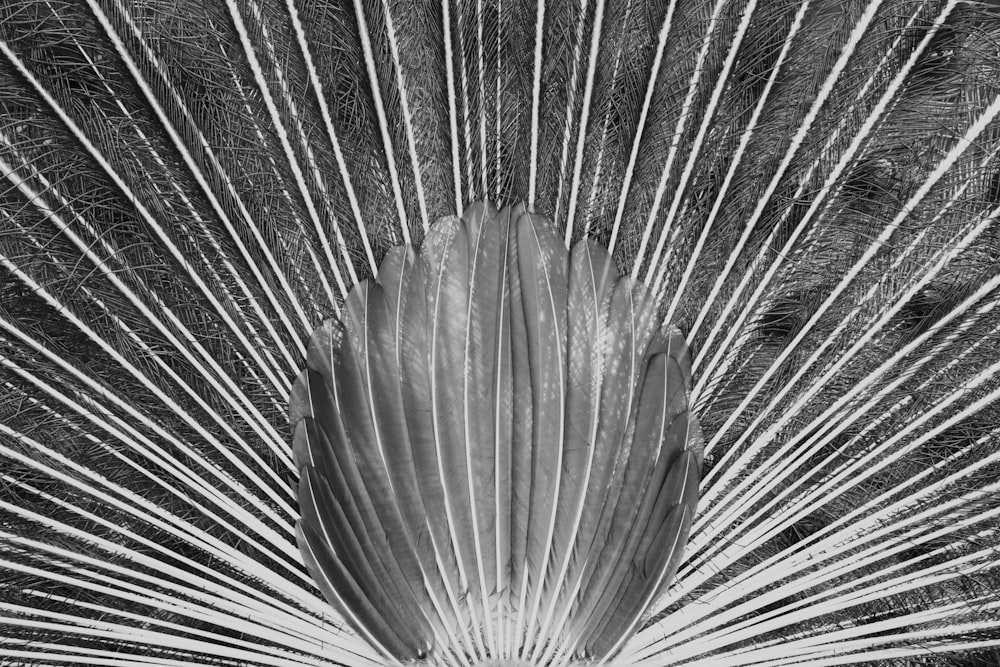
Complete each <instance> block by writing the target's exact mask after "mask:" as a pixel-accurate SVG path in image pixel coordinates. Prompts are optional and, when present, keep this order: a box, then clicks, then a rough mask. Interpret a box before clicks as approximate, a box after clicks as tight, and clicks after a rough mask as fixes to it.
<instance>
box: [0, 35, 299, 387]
mask: <svg viewBox="0 0 1000 667" xmlns="http://www.w3.org/2000/svg"><path fill="white" fill-rule="evenodd" d="M0 53H2V54H3V55H4V56H5V57H6V58H7V59H8V61H10V63H11V64H12V65H14V66H15V68H17V70H18V71H19V72H20V73H21V75H22V76H24V78H25V79H26V80H27V81H28V82H29V83H30V84H31V85H32V87H34V88H35V90H36V91H37V92H38V94H39V95H40V96H41V97H42V98H43V99H44V100H45V102H46V103H47V104H48V105H49V106H50V108H51V109H52V111H53V112H54V113H56V115H58V116H59V118H60V120H61V121H62V122H63V124H64V125H65V126H66V127H67V128H68V129H69V130H70V131H71V132H72V133H73V135H74V136H75V137H76V139H77V140H78V141H79V142H80V144H81V146H83V148H84V149H85V150H86V151H87V152H88V153H89V154H90V155H91V156H92V157H93V158H94V160H95V161H96V162H97V163H98V164H99V165H100V167H101V169H102V170H103V171H104V172H105V173H106V174H107V176H108V177H109V178H110V179H111V180H112V181H113V182H114V184H115V186H116V187H117V188H119V190H120V191H121V192H122V193H124V194H126V195H128V194H129V193H130V188H129V187H128V185H127V183H125V182H124V181H123V180H122V178H121V176H120V175H119V174H117V173H116V172H115V171H114V169H113V168H112V166H111V165H110V164H109V163H108V161H107V160H106V159H105V158H104V156H103V155H101V153H100V152H99V151H98V150H97V148H96V147H95V146H94V145H93V144H92V143H91V142H90V141H89V140H88V139H87V138H86V136H85V135H84V134H83V132H82V131H81V130H80V128H79V127H78V126H77V125H76V123H74V122H73V120H72V119H71V118H70V117H69V116H68V115H67V114H66V111H65V110H64V109H63V108H62V107H61V106H60V105H59V103H58V101H57V100H56V99H55V98H53V97H52V96H51V95H50V94H49V92H48V91H46V90H45V88H44V87H43V86H42V85H41V83H40V82H39V81H38V79H37V78H36V77H35V76H34V75H33V74H32V73H31V72H30V71H29V70H28V69H27V68H26V67H25V66H24V63H23V62H22V61H21V60H20V59H19V58H18V57H17V55H16V54H15V53H14V52H13V51H11V49H10V48H9V47H8V46H7V44H6V43H5V42H2V41H0ZM3 173H4V175H5V176H6V177H7V179H8V180H12V182H13V183H14V184H15V185H16V187H18V188H19V189H22V191H23V189H24V188H27V187H28V186H27V184H26V183H25V181H23V180H22V179H20V178H18V177H17V174H16V172H15V171H14V169H13V168H12V166H11V165H9V164H7V163H6V162H4V164H3ZM29 192H30V189H29ZM130 198H131V199H133V200H134V205H135V207H136V210H137V212H138V214H139V215H140V217H141V218H143V219H144V220H145V221H146V222H148V223H149V226H150V229H151V230H152V231H153V232H154V233H156V234H157V235H158V237H159V238H160V240H161V241H162V242H163V245H164V248H165V249H166V250H167V251H168V252H169V253H170V254H171V256H172V257H173V258H174V259H175V260H176V261H177V263H178V265H179V266H181V267H183V268H184V270H185V273H186V274H187V275H188V276H190V278H191V280H192V281H193V282H194V284H195V285H196V286H197V287H198V288H199V290H200V292H201V293H202V294H203V295H204V296H205V298H206V300H207V301H208V302H209V303H211V304H212V307H213V308H214V309H215V312H216V313H218V315H219V316H220V317H221V318H222V319H223V320H224V321H225V322H226V324H227V326H228V327H229V328H230V330H231V331H232V333H233V335H234V336H236V337H237V339H238V340H239V341H240V343H241V345H242V346H243V347H244V349H245V350H246V353H247V355H248V356H249V357H250V358H252V359H254V360H255V361H256V362H257V364H258V367H259V368H261V369H263V370H264V372H265V374H266V375H267V376H268V379H269V381H270V382H271V383H272V384H273V385H274V386H275V387H276V388H279V389H281V388H283V387H285V386H287V383H286V382H285V381H284V380H283V379H279V378H278V377H277V376H276V375H275V374H274V373H273V372H270V368H269V365H268V364H266V363H265V362H264V361H263V360H262V359H261V358H260V355H259V353H258V352H257V351H256V350H255V348H254V346H253V345H252V344H251V343H250V341H249V340H247V338H246V336H245V335H244V333H243V332H242V331H241V330H240V328H239V327H238V326H237V325H236V323H235V322H233V321H232V318H231V317H230V316H229V314H228V313H227V312H226V310H225V308H223V306H222V305H221V304H220V303H219V302H218V300H217V299H216V298H215V296H214V295H212V293H211V291H210V290H209V289H208V288H207V286H206V285H205V284H204V281H203V280H202V279H201V277H200V276H198V275H197V273H196V272H195V271H194V270H193V269H192V267H191V265H190V263H189V262H188V261H187V260H186V259H185V258H184V257H183V256H182V255H181V253H180V250H179V249H178V248H177V246H176V245H175V244H173V243H172V242H170V240H169V239H168V238H166V237H165V236H164V235H163V234H162V229H161V228H160V226H159V225H158V224H157V223H156V221H155V219H154V218H153V216H152V215H151V213H150V212H149V210H148V209H147V208H146V207H145V206H144V205H143V204H142V203H141V202H140V201H139V200H138V199H137V198H135V197H134V196H133V197H130ZM29 201H32V202H33V203H34V205H36V206H37V205H38V204H37V202H36V201H35V197H32V196H31V195H29ZM99 266H103V264H99ZM137 305H138V304H137ZM182 330H183V328H182ZM187 337H188V338H189V339H190V338H193V337H192V336H191V335H190V334H188V335H187ZM181 349H182V350H183V349H185V348H184V346H181ZM205 361H206V362H207V363H208V364H209V365H212V364H214V360H212V359H211V357H208V358H207V359H205ZM222 379H223V380H224V381H225V380H226V379H228V376H225V375H224V374H223V375H222ZM239 394H240V392H237V393H236V395H237V396H238V395H239Z"/></svg>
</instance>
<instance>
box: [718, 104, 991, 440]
mask: <svg viewBox="0 0 1000 667" xmlns="http://www.w3.org/2000/svg"><path fill="white" fill-rule="evenodd" d="M997 115H1000V97H997V98H996V99H994V101H993V103H992V104H991V105H990V106H989V107H988V108H987V109H986V110H985V112H984V113H983V114H982V115H981V116H979V117H978V118H976V120H975V122H974V123H973V124H972V126H971V127H970V128H969V129H968V131H967V132H966V134H965V136H964V137H962V138H961V139H960V140H959V141H958V142H956V145H955V146H954V147H953V148H952V149H951V150H950V151H949V152H948V153H947V155H946V156H945V157H944V158H943V159H942V160H941V162H940V163H939V164H938V166H937V167H936V168H935V169H934V170H933V171H932V172H931V173H930V174H929V175H928V177H927V179H926V180H925V181H924V182H923V183H921V184H920V187H918V188H917V190H916V192H914V194H913V195H912V196H911V197H910V198H909V199H908V200H907V202H906V204H905V205H904V206H903V208H902V210H901V211H900V213H898V214H897V215H896V216H895V217H894V219H893V220H892V221H891V222H889V223H888V224H887V225H886V226H885V228H884V229H883V230H882V232H881V233H880V234H879V235H878V237H877V238H875V239H874V240H873V243H872V244H871V245H870V246H869V247H868V248H867V249H866V250H865V252H864V254H863V255H862V256H861V257H860V258H859V259H858V260H857V261H856V262H855V263H854V265H853V266H852V267H851V268H850V269H849V270H848V271H846V272H845V275H844V277H843V278H841V280H840V281H839V282H838V283H837V285H836V286H835V287H834V288H833V290H832V291H831V293H830V294H829V296H827V297H826V299H825V300H824V301H823V303H822V304H821V305H820V306H819V307H818V308H817V309H816V311H815V312H814V313H813V314H812V315H811V316H810V318H809V320H808V321H807V322H806V324H805V325H804V326H803V327H802V329H801V330H800V331H799V332H798V333H797V334H796V336H795V338H793V339H792V341H791V342H790V343H789V344H788V346H787V347H785V349H784V350H782V352H781V353H780V354H779V355H778V357H777V358H776V359H775V361H774V362H772V365H771V366H770V368H769V369H768V370H767V371H765V372H764V373H763V374H762V375H761V377H760V378H759V379H758V380H757V382H756V383H755V384H754V386H753V387H752V388H751V389H750V390H749V391H748V392H747V394H746V397H745V398H744V399H743V401H741V403H740V405H739V406H738V407H737V408H736V409H735V410H733V412H732V413H731V414H730V416H729V418H727V419H726V421H725V422H724V423H723V425H722V427H721V428H720V432H723V431H725V430H727V429H728V428H729V427H731V426H732V424H733V423H734V422H735V421H736V419H737V416H738V415H739V414H740V413H741V412H742V411H743V410H745V409H746V406H747V404H749V402H750V401H751V400H752V399H753V398H754V397H755V396H756V395H757V393H758V392H759V391H760V389H761V387H763V385H764V384H765V383H766V382H767V381H768V380H769V379H770V377H771V376H772V375H773V374H774V372H775V371H776V369H777V367H778V365H779V364H781V363H782V362H783V361H784V360H785V359H786V358H787V357H788V356H789V355H790V354H791V352H792V351H793V350H794V349H795V347H796V346H797V345H798V344H799V343H800V342H801V341H802V339H803V338H804V337H805V336H806V335H807V334H808V333H809V332H810V330H811V328H812V326H813V325H814V324H815V322H816V321H817V320H818V319H819V318H820V317H821V316H822V315H823V314H824V313H825V312H826V311H827V310H828V309H829V308H830V306H831V305H832V303H833V301H834V300H835V299H836V298H837V297H838V296H839V295H840V294H841V293H842V292H843V291H844V289H846V287H847V285H848V284H849V283H850V282H851V281H852V280H853V279H854V278H855V276H856V275H857V274H858V272H859V271H860V270H861V268H863V267H864V266H865V265H866V264H867V263H868V262H869V261H871V259H872V258H873V257H874V256H875V254H876V253H877V252H878V251H879V250H880V249H881V248H882V247H883V246H884V244H885V243H886V242H887V241H888V239H889V237H890V236H891V235H892V234H893V233H894V231H895V230H896V228H897V227H898V226H899V225H900V223H902V222H903V220H904V219H905V218H906V217H907V216H908V215H909V213H910V211H912V210H913V209H914V208H916V206H917V205H918V204H919V203H920V202H921V201H922V199H923V198H924V197H925V196H926V195H927V193H928V192H929V191H930V189H931V188H932V187H933V186H934V185H935V184H936V183H937V181H938V180H940V178H941V177H942V176H943V175H944V174H945V173H946V172H947V170H948V169H949V168H950V167H951V166H952V165H953V164H954V163H955V161H956V160H957V159H958V158H959V157H960V156H961V155H962V153H964V152H965V150H966V149H967V148H968V147H969V146H970V145H972V143H973V142H974V141H975V140H976V139H977V138H978V136H979V135H980V134H981V133H982V132H983V131H984V130H985V129H986V127H987V125H988V124H989V123H990V122H992V120H993V119H994V118H996V117H997ZM717 442H718V436H716V438H713V439H712V440H710V441H709V444H708V446H707V447H706V449H707V450H710V449H711V448H712V447H713V445H714V444H716V443H717Z"/></svg>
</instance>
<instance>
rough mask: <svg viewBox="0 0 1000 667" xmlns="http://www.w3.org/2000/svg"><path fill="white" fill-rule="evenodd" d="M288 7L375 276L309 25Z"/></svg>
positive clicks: (289, 3)
mask: <svg viewBox="0 0 1000 667" xmlns="http://www.w3.org/2000/svg"><path fill="white" fill-rule="evenodd" d="M285 8H286V9H287V10H288V16H289V18H290V19H291V22H292V30H293V31H294V33H295V39H296V43H297V44H298V46H299V52H300V53H301V54H302V59H303V61H304V62H305V65H306V71H307V72H308V73H309V83H310V85H311V86H312V87H313V90H314V91H315V98H316V103H317V104H318V105H319V111H320V115H321V117H322V118H323V125H324V127H325V128H326V135H327V138H328V139H329V140H330V146H331V147H332V148H333V155H334V157H335V158H336V160H337V167H338V168H339V170H340V178H341V180H343V182H344V190H345V191H346V193H347V201H348V203H349V204H350V207H351V213H353V215H354V224H355V226H356V227H357V229H358V231H359V232H360V234H359V235H360V237H361V243H362V246H363V247H364V250H365V257H366V258H367V259H368V267H369V269H370V270H371V273H372V275H374V274H375V272H376V271H377V270H378V265H377V263H376V261H375V255H374V253H373V252H372V246H371V240H370V239H369V238H368V230H367V225H366V223H365V219H364V215H363V214H362V212H361V206H360V205H359V203H358V197H357V194H356V193H355V191H354V185H353V184H352V183H351V174H350V172H349V171H348V169H347V162H346V160H345V159H344V152H343V150H341V147H340V140H339V139H338V138H337V132H336V130H335V129H334V127H333V119H332V118H331V116H330V108H329V105H328V104H327V102H326V97H325V96H324V93H323V83H322V81H320V78H319V73H318V72H317V71H316V65H315V63H314V62H313V57H312V52H311V51H310V50H309V43H308V41H307V40H306V31H305V27H304V26H303V25H302V20H301V18H300V17H299V11H298V9H297V8H296V6H295V3H294V2H293V0H286V2H285ZM338 238H339V237H338ZM355 282H356V281H355Z"/></svg>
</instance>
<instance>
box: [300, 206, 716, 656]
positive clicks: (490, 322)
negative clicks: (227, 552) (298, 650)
mask: <svg viewBox="0 0 1000 667" xmlns="http://www.w3.org/2000/svg"><path fill="white" fill-rule="evenodd" d="M689 380H690V363H689V359H688V351H687V346H686V344H685V342H684V339H683V337H682V336H681V335H680V334H679V333H678V332H676V330H670V329H669V328H668V327H667V326H665V325H664V323H663V322H662V318H661V317H660V316H659V315H658V308H657V304H656V303H655V302H654V301H653V299H652V298H651V297H650V295H649V293H648V291H647V290H646V289H645V288H643V287H642V286H639V285H633V284H632V281H631V280H629V278H627V277H622V276H619V274H618V272H617V270H616V268H615V265H614V262H613V261H612V259H611V257H610V256H609V254H608V252H607V251H606V250H605V249H604V248H603V247H601V246H600V245H598V244H597V243H595V242H593V241H591V240H586V239H585V240H582V241H580V242H579V243H577V244H576V245H575V246H574V247H573V249H572V251H571V252H568V251H567V250H566V247H565V245H564V244H563V242H562V240H561V239H560V238H559V237H558V236H557V235H556V233H555V232H554V230H553V229H552V227H551V225H550V224H549V223H548V221H547V220H545V219H544V218H542V217H540V216H537V215H534V214H531V213H527V212H525V210H524V207H523V206H519V207H516V208H505V209H503V210H501V211H497V210H496V209H495V208H493V207H492V206H490V205H488V204H481V203H479V204H475V205H473V206H472V207H470V208H469V209H468V210H467V211H466V212H465V214H464V215H463V216H462V217H461V218H457V217H451V218H446V219H443V220H441V221H439V222H437V223H436V224H434V225H433V226H432V227H431V229H430V231H429V233H428V235H427V237H426V239H425V241H424V244H423V248H422V249H421V251H420V253H417V252H415V251H414V249H413V248H412V247H399V248H395V249H393V250H392V251H390V252H389V253H388V254H387V255H386V257H385V259H384V261H383V262H382V264H381V267H380V269H379V273H378V278H377V279H376V280H375V281H374V282H372V281H368V282H365V283H362V284H359V285H358V286H357V287H355V288H354V289H353V291H352V292H351V294H350V296H349V298H348V299H347V303H346V305H345V313H344V314H343V316H342V317H341V318H339V319H336V320H330V321H328V322H326V323H325V324H323V325H322V326H321V327H319V328H318V329H317V330H316V332H315V333H314V334H313V337H312V340H311V341H310V344H309V348H308V358H307V368H306V370H305V371H304V372H303V373H302V374H301V375H300V376H299V378H298V380H297V382H296V383H295V387H294V389H293V391H292V396H291V399H290V420H291V423H292V425H293V426H294V436H293V437H294V441H293V450H294V455H295V461H296V465H297V466H298V467H299V468H300V470H301V473H302V475H301V482H300V485H299V505H300V508H301V513H302V519H301V521H300V522H299V526H298V540H299V547H300V549H301V551H302V554H303V557H304V560H305V563H306V565H307V567H308V569H309V571H310V573H311V574H312V576H313V579H314V581H315V582H316V584H317V586H318V587H319V588H320V589H321V590H322V592H323V594H324V596H325V597H326V599H327V600H328V601H329V602H330V603H331V604H332V605H334V607H336V609H337V611H338V612H339V613H340V614H341V615H342V616H343V618H344V619H345V620H346V621H347V622H348V623H349V624H350V625H351V626H352V627H353V628H354V629H355V630H356V631H357V632H358V633H360V634H361V635H362V636H364V637H365V638H367V640H368V641H369V642H371V643H372V645H373V646H375V647H376V648H378V649H379V650H380V651H381V652H382V653H383V654H384V655H385V656H386V657H387V658H388V659H393V660H399V661H412V660H420V659H425V658H430V657H433V658H434V659H435V660H436V661H441V662H445V663H447V662H455V663H457V664H466V663H468V662H470V661H495V660H500V661H526V662H529V663H531V664H554V663H559V662H562V661H566V660H568V659H572V658H584V657H586V658H603V657H607V656H610V655H613V654H614V653H615V652H617V651H618V650H619V649H620V648H621V646H622V643H623V642H624V641H625V640H626V639H627V638H628V637H629V636H631V634H632V633H633V631H634V630H635V628H636V626H637V624H638V623H639V622H640V620H641V619H642V616H643V614H644V612H645V611H646V609H647V608H648V607H649V605H650V603H651V602H653V601H654V600H655V599H656V598H657V596H659V595H660V594H661V593H662V592H663V591H664V589H665V588H666V586H667V585H668V584H669V583H670V581H671V579H672V578H673V576H674V573H675V571H676V569H677V567H678V564H679V562H680V559H681V555H682V552H683V548H684V545H685V542H686V540H687V533H688V530H689V528H690V525H691V520H692V518H693V515H694V512H695V506H696V503H697V496H698V481H699V474H700V465H701V460H700V459H701V453H700V452H701V442H702V438H701V433H700V430H699V427H698V423H697V421H696V419H695V418H694V417H693V416H692V415H691V414H690V413H689V412H688V384H689Z"/></svg>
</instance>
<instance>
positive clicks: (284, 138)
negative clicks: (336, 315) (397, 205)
mask: <svg viewBox="0 0 1000 667" xmlns="http://www.w3.org/2000/svg"><path fill="white" fill-rule="evenodd" d="M88 2H91V3H93V2H94V0H88ZM226 8H227V9H228V11H229V16H230V18H232V20H233V27H234V28H235V29H236V34H237V35H238V36H239V40H240V46H241V47H242V49H243V53H244V55H245V56H246V58H247V64H248V65H249V67H250V71H251V72H252V73H253V77H254V82H255V83H256V84H257V88H258V90H259V91H260V93H261V99H262V100H263V102H264V105H265V106H266V107H267V110H268V113H269V115H270V117H271V126H272V127H273V128H274V131H275V134H276V135H277V137H278V141H279V143H280V144H281V147H282V150H283V152H284V154H285V161H286V163H287V164H288V168H289V169H291V171H292V177H293V179H294V181H295V185H296V187H297V189H298V191H299V196H300V198H301V201H302V203H303V204H304V205H305V207H306V210H307V211H308V213H309V218H310V219H311V220H312V222H313V226H314V228H315V229H316V230H317V232H318V233H319V236H318V239H319V242H320V245H321V246H322V248H323V251H324V254H325V255H326V259H327V261H328V262H329V266H330V268H331V269H332V270H333V277H334V279H335V280H336V282H337V288H338V289H339V291H340V295H341V298H343V297H345V296H346V295H347V291H348V289H347V286H346V285H345V284H344V278H343V276H342V275H341V273H340V268H339V266H338V264H337V262H336V260H335V259H334V257H333V249H332V248H331V247H330V241H329V239H328V238H327V235H326V234H324V233H322V225H321V223H320V219H319V212H318V211H317V210H316V205H315V203H314V202H313V199H312V196H311V194H310V192H309V188H308V186H307V184H306V180H305V175H304V174H303V173H302V168H301V166H300V165H299V163H298V160H296V158H295V153H294V150H293V149H292V144H291V139H290V138H289V132H288V129H287V128H286V127H285V124H284V123H283V122H282V117H281V114H280V113H279V111H278V106H277V103H276V102H275V100H274V97H273V96H272V95H271V91H270V88H269V86H268V85H267V81H266V80H265V78H264V67H263V65H262V63H261V62H260V59H259V58H258V57H257V53H256V50H255V49H254V45H253V43H252V41H251V38H250V33H249V31H248V28H247V25H246V22H245V21H244V20H243V15H242V14H241V13H240V9H239V7H237V6H236V3H235V0H226ZM264 40H265V44H266V42H267V38H266V36H265V38H264ZM286 100H287V96H286ZM340 247H341V249H342V250H343V247H344V244H343V242H341V244H340ZM347 266H348V270H349V272H350V273H351V274H353V272H354V269H353V264H351V263H350V262H348V263H347ZM324 273H325V272H324ZM321 275H322V274H321ZM354 280H356V278H354ZM324 284H325V281H324ZM326 287H327V296H328V297H329V299H330V301H331V303H337V301H338V300H337V299H336V298H335V297H334V295H333V292H332V290H331V289H330V288H329V286H328V285H326Z"/></svg>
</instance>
